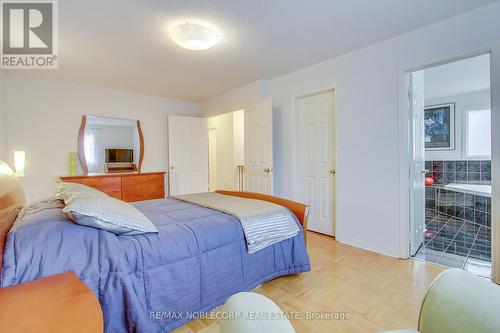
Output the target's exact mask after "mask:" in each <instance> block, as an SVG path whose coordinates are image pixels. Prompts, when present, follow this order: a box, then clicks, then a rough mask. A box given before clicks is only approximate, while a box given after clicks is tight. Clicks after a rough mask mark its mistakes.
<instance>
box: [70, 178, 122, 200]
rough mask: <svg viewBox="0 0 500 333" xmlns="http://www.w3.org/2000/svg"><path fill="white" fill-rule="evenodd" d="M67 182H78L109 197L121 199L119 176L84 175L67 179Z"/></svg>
mask: <svg viewBox="0 0 500 333" xmlns="http://www.w3.org/2000/svg"><path fill="white" fill-rule="evenodd" d="M66 181H68V182H73V183H79V184H83V185H86V186H89V187H93V188H95V189H96V190H99V191H101V192H104V193H106V194H107V195H109V196H110V197H113V198H116V199H121V192H122V182H121V177H85V178H75V179H68V180H66Z"/></svg>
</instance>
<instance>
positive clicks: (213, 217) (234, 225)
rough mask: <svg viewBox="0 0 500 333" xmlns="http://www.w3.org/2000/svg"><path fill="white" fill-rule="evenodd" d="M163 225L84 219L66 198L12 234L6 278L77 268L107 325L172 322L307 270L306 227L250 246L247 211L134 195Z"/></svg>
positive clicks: (118, 328)
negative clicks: (123, 232) (138, 230)
mask: <svg viewBox="0 0 500 333" xmlns="http://www.w3.org/2000/svg"><path fill="white" fill-rule="evenodd" d="M135 206H136V207H137V208H138V209H139V210H140V211H142V212H143V213H144V214H145V215H146V216H147V217H148V218H149V219H150V220H151V221H152V222H153V223H154V224H155V225H156V226H157V228H158V230H159V233H158V234H146V235H138V236H116V235H114V234H112V233H109V232H107V231H103V230H99V229H94V228H90V227H84V226H79V225H76V224H74V223H73V222H71V221H70V220H68V218H67V217H66V215H65V214H63V213H62V209H61V208H60V207H52V208H48V209H45V210H40V211H38V212H36V213H35V214H31V215H28V216H25V217H24V218H23V221H22V223H21V224H20V225H18V226H17V227H16V228H14V229H13V230H12V231H11V232H10V233H9V235H8V238H7V243H6V246H5V252H4V266H3V270H2V279H1V286H2V287H7V286H10V285H14V284H18V283H22V282H26V281H31V280H35V279H39V278H42V277H45V276H49V275H53V274H57V273H62V272H66V271H74V272H75V273H76V274H77V275H78V276H79V277H80V279H82V280H83V281H84V282H85V283H86V284H87V285H88V286H89V287H90V288H91V289H92V290H93V291H94V293H95V294H96V295H97V297H98V298H99V301H100V303H101V307H102V311H103V315H104V322H105V328H106V332H127V331H128V332H148V333H150V332H168V331H171V330H173V329H174V328H176V327H178V326H180V325H182V324H183V323H185V322H187V321H189V320H190V319H191V318H192V316H193V315H194V316H196V313H200V312H204V311H208V310H211V309H213V308H214V307H216V306H219V305H221V304H223V303H224V301H225V300H226V299H227V298H228V297H229V296H231V295H232V294H234V293H236V292H239V291H244V290H250V289H252V288H255V287H256V286H258V285H259V284H261V283H263V282H265V281H268V280H271V279H273V278H275V277H278V276H282V275H287V274H295V273H300V272H305V271H309V258H308V255H307V252H306V249H305V246H304V239H303V235H302V233H299V235H298V236H296V237H293V238H290V239H288V240H285V241H282V242H280V243H277V244H274V245H272V246H270V247H267V248H265V249H263V250H260V251H258V252H256V253H254V254H248V252H247V248H246V243H245V240H244V236H243V231H242V227H241V224H240V223H239V221H238V220H237V219H236V218H234V217H232V216H230V215H226V214H223V213H221V212H218V211H215V210H211V209H208V208H203V207H199V206H196V205H193V204H190V203H187V202H181V201H177V200H175V199H161V200H151V201H143V202H140V203H136V204H135Z"/></svg>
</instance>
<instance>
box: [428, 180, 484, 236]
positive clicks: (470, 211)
mask: <svg viewBox="0 0 500 333" xmlns="http://www.w3.org/2000/svg"><path fill="white" fill-rule="evenodd" d="M425 206H426V208H427V209H433V210H435V211H436V212H438V213H443V214H446V215H448V216H452V217H455V218H458V219H461V220H465V221H468V222H473V223H477V224H479V225H482V226H485V227H491V198H488V197H485V196H480V195H472V194H467V193H461V192H455V191H448V190H445V189H442V188H439V186H438V187H434V186H429V187H426V189H425Z"/></svg>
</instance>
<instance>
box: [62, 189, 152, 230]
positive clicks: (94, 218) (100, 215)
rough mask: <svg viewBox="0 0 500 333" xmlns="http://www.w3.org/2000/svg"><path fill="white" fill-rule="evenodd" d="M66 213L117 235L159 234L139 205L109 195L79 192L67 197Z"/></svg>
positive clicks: (76, 219)
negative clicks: (138, 207)
mask: <svg viewBox="0 0 500 333" xmlns="http://www.w3.org/2000/svg"><path fill="white" fill-rule="evenodd" d="M65 204H66V206H65V207H64V209H63V212H64V213H66V214H67V215H68V217H69V218H70V219H71V220H72V221H74V222H75V223H77V224H80V225H84V226H88V227H94V228H98V229H103V230H107V231H109V232H112V233H114V234H117V235H139V234H144V233H148V232H156V233H158V229H156V227H155V226H154V225H153V223H151V221H150V220H149V219H148V218H147V217H146V216H145V215H144V214H143V213H141V212H140V211H139V210H138V209H137V208H135V207H134V206H132V205H131V204H129V203H126V202H124V201H121V200H118V199H114V198H111V197H109V196H107V195H101V194H97V195H96V194H94V193H79V194H73V195H72V196H69V197H68V198H67V200H65Z"/></svg>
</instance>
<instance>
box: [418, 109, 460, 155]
mask: <svg viewBox="0 0 500 333" xmlns="http://www.w3.org/2000/svg"><path fill="white" fill-rule="evenodd" d="M424 123H425V126H424V127H425V136H424V137H425V150H454V149H455V103H447V104H439V105H429V106H426V107H425V115H424Z"/></svg>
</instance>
